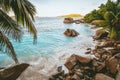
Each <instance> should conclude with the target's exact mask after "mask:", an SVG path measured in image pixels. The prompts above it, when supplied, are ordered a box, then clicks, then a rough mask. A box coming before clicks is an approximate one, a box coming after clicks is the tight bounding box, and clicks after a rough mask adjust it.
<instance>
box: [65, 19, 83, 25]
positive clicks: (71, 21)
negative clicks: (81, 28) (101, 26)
mask: <svg viewBox="0 0 120 80" xmlns="http://www.w3.org/2000/svg"><path fill="white" fill-rule="evenodd" d="M63 22H64V23H65V24H70V23H76V24H80V23H84V19H78V20H74V19H73V18H65V19H64V21H63Z"/></svg>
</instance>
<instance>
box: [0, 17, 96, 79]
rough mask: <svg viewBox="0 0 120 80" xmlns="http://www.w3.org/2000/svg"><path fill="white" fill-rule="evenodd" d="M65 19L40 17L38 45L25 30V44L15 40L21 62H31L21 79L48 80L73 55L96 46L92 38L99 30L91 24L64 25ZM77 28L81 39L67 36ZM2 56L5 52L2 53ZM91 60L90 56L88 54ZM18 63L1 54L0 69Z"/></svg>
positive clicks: (36, 24) (14, 43)
mask: <svg viewBox="0 0 120 80" xmlns="http://www.w3.org/2000/svg"><path fill="white" fill-rule="evenodd" d="M63 20H64V19H63V18H55V17H36V18H35V22H34V24H35V26H36V29H37V35H38V39H37V43H36V44H33V36H32V35H31V34H29V33H28V32H27V31H26V30H24V35H23V38H22V41H21V42H20V43H19V42H16V41H14V40H11V42H12V44H13V46H14V48H15V51H16V54H17V56H18V60H19V62H20V63H29V64H30V67H29V68H28V69H27V70H26V71H25V72H24V73H23V74H22V75H21V76H20V77H19V79H18V80H47V79H48V77H49V76H50V75H51V74H52V73H54V72H55V70H56V68H57V66H63V69H64V70H65V71H67V70H66V68H65V67H64V62H65V60H66V58H67V57H69V56H70V55H71V54H79V55H82V56H84V55H85V54H84V52H85V51H86V49H87V48H89V47H93V46H94V45H95V42H94V41H93V39H92V36H93V35H94V33H95V31H94V30H92V29H91V28H90V25H88V24H82V23H81V24H64V23H63ZM68 28H69V29H75V30H76V31H77V32H79V34H80V35H79V36H77V37H67V36H65V35H64V34H63V33H64V31H65V30H66V29H68ZM1 53H2V52H1ZM87 56H88V57H91V56H90V55H87ZM13 64H14V61H13V60H12V59H11V58H10V57H8V56H7V55H6V54H0V67H3V66H11V65H13Z"/></svg>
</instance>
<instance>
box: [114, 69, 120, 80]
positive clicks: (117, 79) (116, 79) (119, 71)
mask: <svg viewBox="0 0 120 80" xmlns="http://www.w3.org/2000/svg"><path fill="white" fill-rule="evenodd" d="M115 80H120V68H119V70H118V72H117V75H116V78H115Z"/></svg>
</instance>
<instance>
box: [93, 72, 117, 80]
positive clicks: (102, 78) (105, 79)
mask: <svg viewBox="0 0 120 80" xmlns="http://www.w3.org/2000/svg"><path fill="white" fill-rule="evenodd" d="M95 80H115V79H113V78H111V77H109V76H107V75H104V74H102V73H98V74H96V76H95Z"/></svg>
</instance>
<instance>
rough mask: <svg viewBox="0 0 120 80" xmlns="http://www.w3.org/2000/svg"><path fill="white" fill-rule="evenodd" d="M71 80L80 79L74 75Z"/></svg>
mask: <svg viewBox="0 0 120 80" xmlns="http://www.w3.org/2000/svg"><path fill="white" fill-rule="evenodd" d="M71 80H80V77H79V76H78V75H77V74H74V75H73V76H72V77H71Z"/></svg>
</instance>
